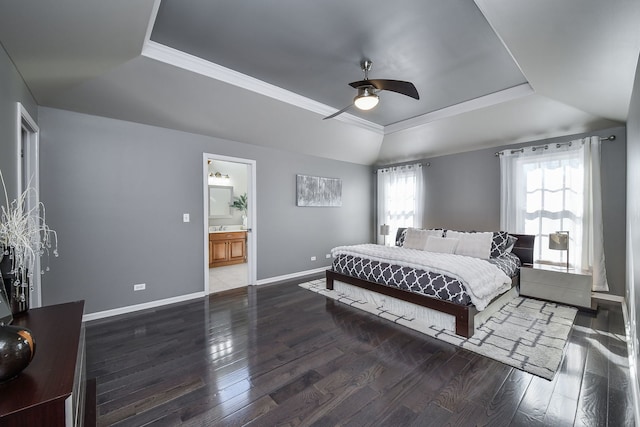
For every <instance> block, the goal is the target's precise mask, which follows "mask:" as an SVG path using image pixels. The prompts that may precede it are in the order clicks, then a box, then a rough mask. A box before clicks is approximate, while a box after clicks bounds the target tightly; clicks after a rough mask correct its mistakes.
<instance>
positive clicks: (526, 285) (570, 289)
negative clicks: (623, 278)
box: [520, 264, 597, 311]
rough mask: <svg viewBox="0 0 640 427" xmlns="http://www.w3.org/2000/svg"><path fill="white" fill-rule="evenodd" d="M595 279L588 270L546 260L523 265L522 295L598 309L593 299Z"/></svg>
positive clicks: (583, 308) (591, 309)
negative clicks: (550, 263)
mask: <svg viewBox="0 0 640 427" xmlns="http://www.w3.org/2000/svg"><path fill="white" fill-rule="evenodd" d="M592 283H593V279H592V277H591V273H589V272H588V271H580V270H575V269H569V271H567V269H566V268H564V267H557V266H551V265H546V264H533V265H532V266H525V267H522V268H521V269H520V295H522V296H526V297H533V298H538V299H544V300H548V301H553V302H559V303H562V304H569V305H573V306H576V307H577V308H579V309H580V310H585V311H595V310H597V306H596V305H595V304H592V301H591V285H592Z"/></svg>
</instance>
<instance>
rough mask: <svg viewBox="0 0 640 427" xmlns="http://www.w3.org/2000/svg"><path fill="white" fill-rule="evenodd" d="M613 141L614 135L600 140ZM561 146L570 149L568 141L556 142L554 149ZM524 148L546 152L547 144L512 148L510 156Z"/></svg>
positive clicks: (498, 152) (501, 152)
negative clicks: (566, 146)
mask: <svg viewBox="0 0 640 427" xmlns="http://www.w3.org/2000/svg"><path fill="white" fill-rule="evenodd" d="M615 139H616V136H615V135H609V136H607V137H606V138H600V141H614V140H615ZM563 145H568V146H569V147H571V141H569V142H558V143H556V148H560V147H562V146H563ZM525 148H531V151H536V150H537V149H539V148H542V149H543V150H546V149H547V148H549V144H544V145H535V146H528V147H522V148H514V149H513V150H511V154H513V153H517V152H518V151H519V152H521V153H522V152H524V149H525ZM503 153H504V150H503V151H496V152H495V156H496V157H500V156H501V155H502V154H503Z"/></svg>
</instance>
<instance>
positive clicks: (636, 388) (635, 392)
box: [622, 303, 640, 425]
mask: <svg viewBox="0 0 640 427" xmlns="http://www.w3.org/2000/svg"><path fill="white" fill-rule="evenodd" d="M622 317H623V319H624V329H625V331H624V332H625V335H626V336H627V354H628V355H629V377H630V378H629V382H631V390H632V399H633V408H634V414H635V419H636V425H640V384H638V366H637V365H636V360H637V358H636V346H635V344H634V341H635V340H634V338H633V337H632V336H631V323H630V319H629V313H628V312H627V304H625V303H622Z"/></svg>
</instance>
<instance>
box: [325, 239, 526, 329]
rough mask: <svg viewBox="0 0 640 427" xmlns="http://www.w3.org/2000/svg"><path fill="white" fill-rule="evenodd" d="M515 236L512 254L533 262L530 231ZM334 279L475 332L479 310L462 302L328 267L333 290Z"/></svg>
mask: <svg viewBox="0 0 640 427" xmlns="http://www.w3.org/2000/svg"><path fill="white" fill-rule="evenodd" d="M399 232H400V230H399ZM512 235H513V236H515V237H517V238H518V241H517V242H516V244H515V246H514V247H513V251H512V253H513V254H515V255H516V256H517V257H518V258H520V261H521V262H522V265H531V264H533V244H534V241H535V236H532V235H528V234H512ZM396 240H397V239H396ZM334 280H337V281H339V282H343V283H347V284H349V285H353V286H357V287H359V288H363V289H367V290H369V291H373V292H377V293H379V294H383V295H387V296H389V297H392V298H396V299H399V300H402V301H406V302H409V303H412V304H416V305H421V306H423V307H427V308H430V309H433V310H436V311H440V312H443V313H447V314H450V315H453V316H455V319H456V334H457V335H461V336H463V337H466V338H469V337H470V336H472V335H473V333H474V331H475V325H474V316H475V315H476V313H477V312H478V310H476V308H475V307H474V306H473V305H467V306H465V305H459V304H455V303H453V302H449V301H444V300H439V299H435V298H432V297H428V296H426V295H421V294H416V293H413V292H409V291H405V290H402V289H399V288H393V287H390V286H386V285H380V284H378V283H374V282H369V281H367V280H362V279H358V278H356V277H351V276H346V275H344V274H340V273H336V272H335V271H333V270H327V289H333V282H334ZM519 285H520V275H519V274H518V275H517V276H516V277H514V278H513V286H518V287H519Z"/></svg>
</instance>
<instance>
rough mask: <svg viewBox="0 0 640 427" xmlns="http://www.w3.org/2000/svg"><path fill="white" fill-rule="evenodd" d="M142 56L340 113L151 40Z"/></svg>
mask: <svg viewBox="0 0 640 427" xmlns="http://www.w3.org/2000/svg"><path fill="white" fill-rule="evenodd" d="M142 55H143V56H145V57H147V58H150V59H154V60H156V61H160V62H163V63H165V64H169V65H173V66H175V67H178V68H182V69H184V70H187V71H191V72H194V73H197V74H200V75H203V76H206V77H210V78H212V79H216V80H218V81H221V82H224V83H228V84H230V85H234V86H237V87H239V88H242V89H246V90H250V91H252V92H255V93H258V94H261V95H264V96H268V97H270V98H273V99H276V100H278V101H282V102H285V103H287V104H291V105H294V106H296V107H300V108H304V109H305V110H308V111H311V112H314V113H318V114H320V115H322V116H328V115H330V114H333V113H334V112H335V111H336V109H335V108H333V107H330V106H328V105H325V104H322V103H320V102H317V101H314V100H312V99H309V98H306V97H304V96H301V95H298V94H297V93H293V92H291V91H288V90H286V89H282V88H280V87H278V86H275V85H272V84H269V83H266V82H264V81H262V80H258V79H256V78H254V77H250V76H247V75H245V74H242V73H239V72H237V71H234V70H231V69H229V68H226V67H223V66H221V65H218V64H215V63H213V62H209V61H206V60H204V59H202V58H198V57H197V56H194V55H190V54H188V53H185V52H182V51H179V50H177V49H173V48H171V47H168V46H165V45H162V44H160V43H157V42H154V41H152V40H147V41H146V42H145V44H144V46H143V48H142ZM333 120H339V121H341V122H344V123H348V124H352V125H355V126H359V127H361V128H364V129H367V130H369V131H372V132H375V133H377V134H380V135H382V134H383V133H384V127H383V126H380V125H378V124H376V123H372V122H370V121H368V120H364V119H362V118H360V117H356V116H353V115H351V114H346V113H345V114H341V115H340V116H337V117H336V118H335V119H333Z"/></svg>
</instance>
